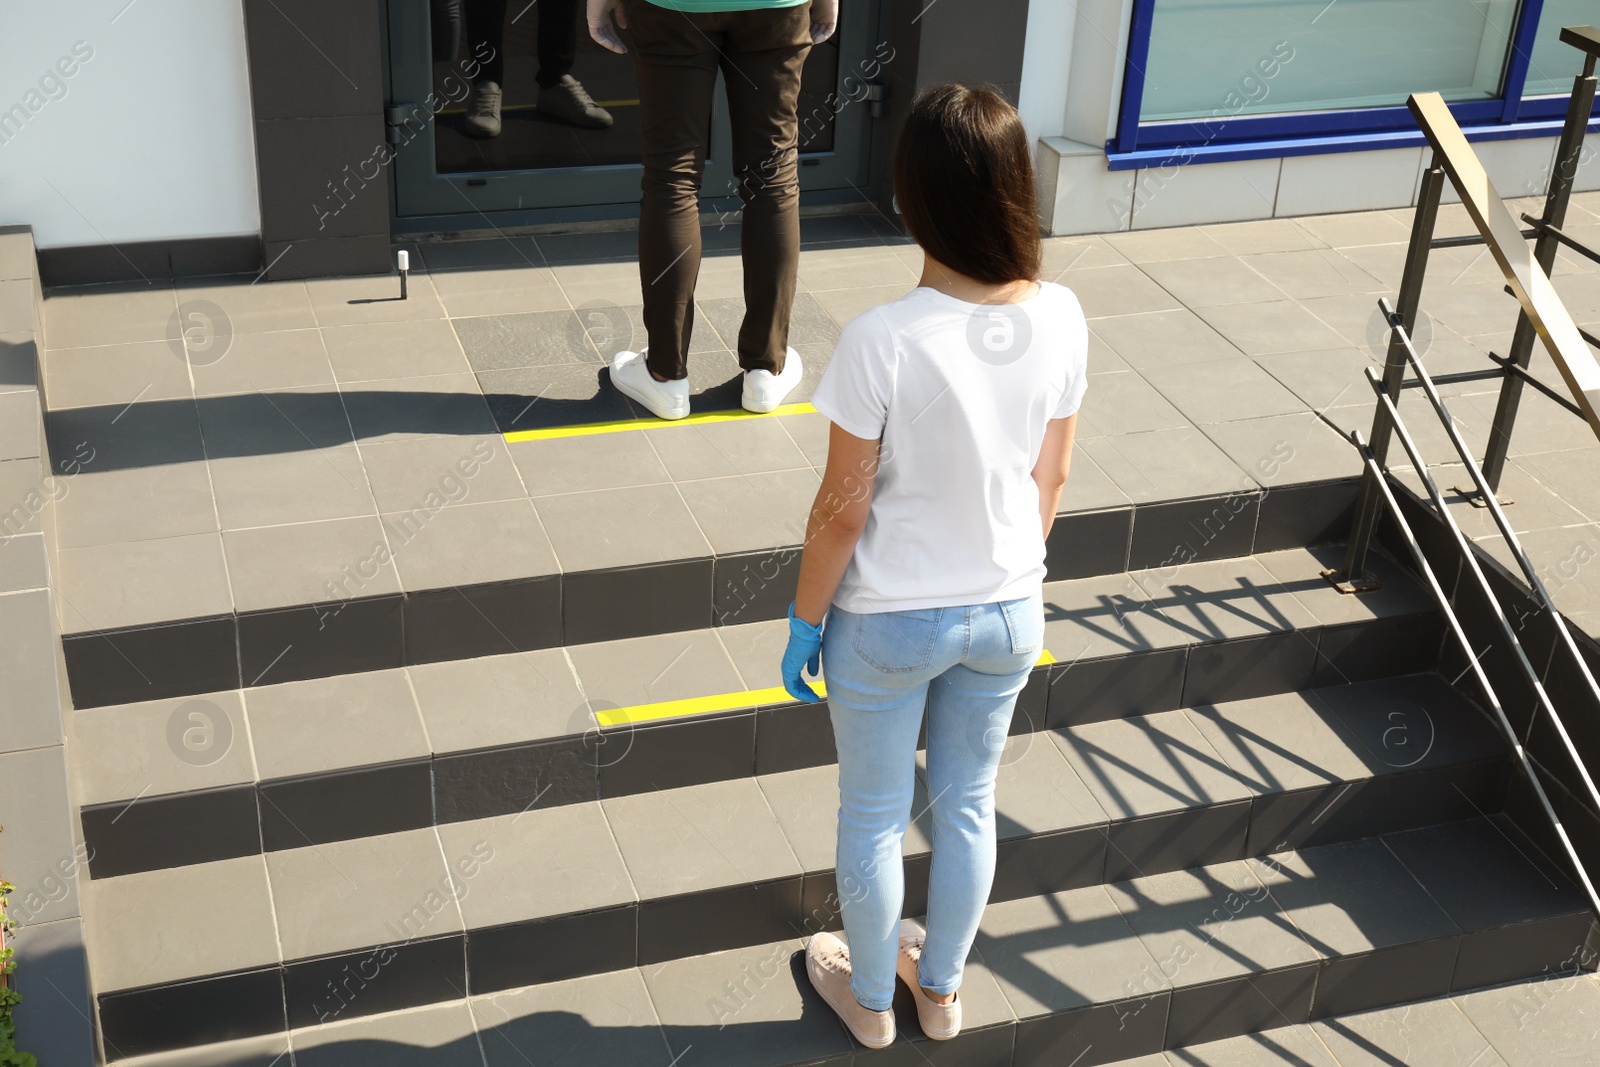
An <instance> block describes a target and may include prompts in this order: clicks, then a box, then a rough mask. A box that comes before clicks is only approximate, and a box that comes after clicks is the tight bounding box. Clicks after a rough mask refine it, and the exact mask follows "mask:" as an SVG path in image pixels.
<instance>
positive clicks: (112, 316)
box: [44, 282, 178, 348]
mask: <svg viewBox="0 0 1600 1067" xmlns="http://www.w3.org/2000/svg"><path fill="white" fill-rule="evenodd" d="M177 312H178V301H177V298H176V297H175V296H174V295H173V291H172V284H171V283H170V282H157V283H153V284H139V283H129V284H116V285H84V286H75V287H72V288H70V289H56V290H54V291H52V292H51V293H50V295H49V296H48V297H46V298H45V302H44V327H45V330H44V332H45V334H46V336H48V337H49V338H50V344H51V345H52V346H54V347H56V348H81V347H84V346H88V345H115V344H126V343H128V342H129V341H161V340H165V339H166V338H167V337H169V336H172V335H173V334H175V333H176V332H177V330H176V329H174V327H175V326H176V325H177V323H176V321H175V320H176V318H177Z"/></svg>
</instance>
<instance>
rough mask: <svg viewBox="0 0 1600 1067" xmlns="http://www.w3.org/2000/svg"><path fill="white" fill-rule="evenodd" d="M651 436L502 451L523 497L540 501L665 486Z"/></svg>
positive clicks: (572, 440) (525, 444)
mask: <svg viewBox="0 0 1600 1067" xmlns="http://www.w3.org/2000/svg"><path fill="white" fill-rule="evenodd" d="M666 432H667V433H672V432H688V431H687V430H679V431H666ZM651 436H652V434H650V433H647V432H634V431H629V432H624V433H608V434H599V435H596V436H592V437H566V438H559V437H558V438H554V439H552V440H548V441H520V442H517V443H515V444H512V445H508V446H507V447H508V448H509V449H510V451H511V457H512V459H513V460H514V461H515V462H516V465H517V469H518V471H520V472H521V474H522V480H523V482H524V483H525V484H526V485H527V490H528V494H529V495H530V496H534V497H542V496H550V495H553V494H557V493H581V492H590V491H593V490H599V489H623V488H628V487H631V486H636V485H660V484H662V483H664V482H669V481H671V480H672V476H671V475H670V474H669V473H668V472H667V468H666V467H665V466H664V465H663V464H662V462H661V459H660V456H659V455H658V454H657V452H656V450H655V449H654V447H653V446H652V445H651V443H650V439H651Z"/></svg>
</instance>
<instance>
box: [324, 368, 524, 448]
mask: <svg viewBox="0 0 1600 1067" xmlns="http://www.w3.org/2000/svg"><path fill="white" fill-rule="evenodd" d="M484 388H487V386H485V387H484ZM341 394H342V396H343V398H344V406H345V410H346V411H348V412H349V413H350V425H351V427H353V429H354V431H355V435H356V439H357V440H359V441H361V442H363V443H365V442H367V441H373V440H379V439H385V438H387V439H391V440H399V439H403V438H408V437H419V436H426V435H442V436H447V437H456V436H470V435H473V434H490V433H495V432H496V426H495V422H494V418H493V417H492V416H491V415H490V414H489V405H488V403H487V402H486V400H485V399H484V390H483V389H480V388H479V385H478V380H477V378H475V377H474V376H473V375H471V374H431V375H427V376H424V377H418V378H391V379H385V380H381V381H368V382H359V383H356V384H353V385H349V386H346V387H345V388H344V389H343V390H342V391H341Z"/></svg>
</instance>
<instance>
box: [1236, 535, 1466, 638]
mask: <svg viewBox="0 0 1600 1067" xmlns="http://www.w3.org/2000/svg"><path fill="white" fill-rule="evenodd" d="M1256 559H1257V561H1259V562H1260V564H1261V565H1262V566H1263V567H1265V568H1266V569H1267V570H1268V571H1269V572H1271V574H1272V576H1273V577H1274V578H1276V579H1278V581H1279V583H1281V585H1282V586H1283V587H1284V588H1286V589H1287V590H1288V591H1289V592H1290V593H1293V594H1294V598H1295V599H1296V600H1298V601H1300V603H1301V604H1303V605H1304V606H1305V608H1306V610H1308V611H1310V612H1311V614H1313V615H1315V616H1316V618H1317V621H1318V622H1320V623H1322V624H1323V625H1337V624H1339V623H1344V622H1361V621H1363V620H1365V619H1377V618H1383V617H1386V616H1391V615H1407V614H1411V613H1414V612H1422V611H1431V610H1433V608H1434V606H1435V605H1434V601H1433V598H1432V597H1430V596H1429V595H1428V594H1427V593H1426V592H1424V591H1423V590H1422V588H1421V587H1420V586H1419V585H1418V584H1417V582H1416V580H1415V579H1414V578H1412V577H1411V576H1410V575H1409V574H1407V573H1405V572H1403V571H1402V570H1400V568H1399V567H1398V566H1396V565H1395V564H1394V563H1392V562H1390V561H1389V560H1388V559H1386V558H1384V557H1383V556H1380V555H1377V554H1375V553H1374V554H1372V555H1369V556H1368V557H1367V567H1368V570H1369V571H1371V572H1372V573H1374V574H1376V575H1377V577H1378V581H1379V582H1380V583H1381V584H1380V586H1379V588H1377V589H1375V590H1373V591H1371V592H1368V593H1360V594H1357V595H1350V594H1346V593H1341V592H1339V591H1338V590H1337V589H1335V588H1334V587H1333V585H1332V584H1331V583H1330V582H1329V581H1328V580H1327V579H1326V578H1323V577H1322V574H1321V572H1322V571H1324V570H1329V569H1336V568H1338V567H1340V566H1342V565H1343V563H1344V546H1343V545H1319V546H1318V547H1316V548H1291V549H1288V550H1287V551H1284V552H1266V553H1262V554H1261V555H1258V556H1256Z"/></svg>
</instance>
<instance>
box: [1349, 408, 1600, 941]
mask: <svg viewBox="0 0 1600 1067" xmlns="http://www.w3.org/2000/svg"><path fill="white" fill-rule="evenodd" d="M1383 400H1384V401H1385V402H1386V403H1388V404H1389V405H1390V406H1393V403H1394V402H1393V401H1392V400H1389V398H1388V396H1387V395H1386V394H1385V395H1384V396H1383ZM1394 426H1395V429H1396V430H1398V431H1399V433H1400V441H1401V444H1402V445H1406V446H1408V447H1407V451H1410V450H1411V448H1414V447H1415V445H1414V444H1412V442H1411V435H1410V434H1409V433H1407V432H1406V430H1405V428H1404V424H1402V423H1401V422H1400V421H1399V419H1398V412H1396V421H1395V424H1394ZM1350 440H1351V441H1352V442H1354V444H1355V446H1356V448H1357V449H1358V450H1359V451H1360V452H1361V455H1362V459H1363V461H1364V465H1365V469H1366V472H1367V474H1368V475H1370V476H1371V477H1372V480H1373V484H1374V485H1376V486H1377V489H1378V492H1380V493H1381V494H1382V495H1383V499H1384V501H1385V502H1386V503H1387V504H1388V505H1389V514H1390V515H1392V516H1393V517H1394V521H1395V526H1396V528H1397V529H1399V531H1400V535H1401V536H1402V537H1403V538H1405V542H1406V546H1407V547H1408V548H1410V549H1411V555H1412V558H1413V559H1415V560H1416V563H1417V568H1418V570H1420V571H1421V572H1422V577H1423V578H1424V580H1426V582H1427V583H1428V589H1429V591H1430V592H1432V593H1433V598H1434V600H1436V601H1438V603H1439V608H1440V610H1442V611H1443V612H1444V617H1445V621H1446V622H1448V623H1449V625H1450V632H1451V633H1452V634H1454V635H1455V639H1456V643H1457V644H1459V645H1460V646H1461V650H1462V652H1463V654H1464V655H1466V657H1467V663H1468V667H1469V669H1470V670H1471V671H1472V672H1473V675H1474V676H1475V677H1476V678H1477V681H1478V685H1479V687H1480V688H1481V689H1482V690H1483V695H1484V697H1485V699H1487V700H1488V702H1489V706H1490V708H1491V709H1492V710H1493V711H1494V714H1495V718H1497V719H1498V720H1499V721H1500V727H1501V729H1503V730H1504V731H1505V733H1506V736H1507V737H1508V738H1510V740H1511V751H1512V752H1513V753H1514V754H1515V755H1516V757H1517V762H1518V763H1520V764H1521V765H1522V770H1523V773H1524V774H1526V775H1527V777H1528V782H1529V783H1530V784H1531V785H1532V786H1533V792H1534V795H1535V796H1536V797H1537V798H1538V800H1539V806H1540V807H1542V808H1544V813H1545V816H1546V818H1548V819H1549V820H1550V825H1551V826H1552V827H1553V828H1554V829H1555V832H1556V836H1557V837H1558V838H1560V839H1561V847H1562V849H1563V850H1564V851H1565V852H1566V854H1567V858H1568V859H1569V860H1571V862H1572V868H1573V870H1574V871H1575V872H1576V873H1577V875H1578V880H1579V881H1581V882H1582V883H1583V889H1584V892H1585V893H1587V894H1588V895H1589V906H1590V907H1592V908H1593V909H1594V910H1595V911H1596V912H1597V913H1600V894H1596V892H1595V887H1594V883H1593V882H1591V881H1590V880H1589V875H1588V872H1587V871H1585V870H1584V866H1583V861H1582V860H1581V859H1579V857H1578V850H1577V849H1576V848H1574V847H1573V844H1572V838H1571V837H1570V836H1569V835H1568V834H1567V828H1566V826H1565V825H1564V824H1563V823H1562V821H1561V816H1560V815H1557V814H1556V809H1555V807H1554V806H1553V805H1552V804H1551V803H1550V797H1549V795H1548V794H1547V793H1546V792H1545V791H1544V786H1543V785H1542V784H1540V782H1539V775H1538V772H1537V771H1535V770H1534V768H1533V766H1532V764H1531V763H1530V761H1529V759H1528V753H1527V751H1526V750H1525V749H1524V748H1523V747H1522V742H1520V741H1518V740H1517V736H1516V730H1515V729H1513V728H1512V726H1511V720H1510V719H1509V718H1508V717H1507V716H1506V711H1505V708H1504V707H1503V706H1501V704H1500V699H1499V697H1497V696H1496V695H1495V691H1494V686H1492V685H1490V684H1489V678H1488V676H1487V675H1486V674H1484V671H1483V667H1482V666H1481V665H1480V664H1479V662H1478V657H1477V656H1476V655H1475V654H1474V653H1473V651H1472V642H1471V641H1470V640H1469V639H1468V638H1467V634H1466V631H1465V630H1463V629H1462V628H1461V620H1459V619H1458V618H1456V614H1455V611H1454V610H1453V609H1452V608H1451V607H1450V598H1449V597H1448V596H1446V595H1445V591H1444V587H1443V586H1441V585H1440V584H1439V578H1438V576H1437V575H1435V574H1434V572H1433V567H1432V565H1431V564H1429V563H1428V557H1427V554H1426V553H1425V552H1423V550H1422V545H1421V544H1419V543H1418V541H1417V536H1416V534H1415V533H1413V532H1412V530H1411V525H1410V524H1409V523H1407V522H1406V520H1405V516H1404V514H1402V512H1401V511H1400V502H1399V501H1397V500H1396V499H1395V497H1394V491H1393V490H1391V489H1390V488H1389V483H1388V481H1387V480H1386V479H1385V478H1384V476H1383V471H1382V469H1381V468H1380V467H1379V466H1378V461H1377V459H1376V458H1375V457H1374V456H1373V454H1372V449H1370V448H1368V447H1367V443H1366V442H1365V441H1363V440H1362V439H1361V431H1360V430H1351V431H1350ZM1417 469H1418V470H1419V471H1422V472H1424V474H1423V477H1424V480H1425V481H1427V482H1428V484H1429V487H1430V488H1431V489H1432V491H1433V492H1434V493H1437V492H1438V486H1436V485H1433V484H1432V479H1431V478H1429V477H1428V476H1427V474H1426V471H1427V468H1426V467H1424V466H1422V465H1421V464H1418V467H1417ZM1445 514H1446V515H1447V516H1448V514H1449V511H1448V509H1446V512H1445ZM1451 525H1452V527H1453V528H1454V529H1455V531H1456V534H1457V535H1458V536H1460V535H1461V528H1460V527H1459V526H1455V524H1454V520H1451ZM1479 578H1480V579H1481V578H1482V575H1481V574H1480V575H1479ZM1485 590H1486V591H1487V585H1486V586H1485ZM1489 599H1490V602H1491V603H1496V602H1495V600H1494V597H1493V595H1492V594H1491V595H1490V597H1489ZM1512 642H1513V644H1515V643H1516V638H1515V637H1514V636H1513V637H1512ZM1563 736H1565V735H1563ZM1579 766H1582V761H1579Z"/></svg>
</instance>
